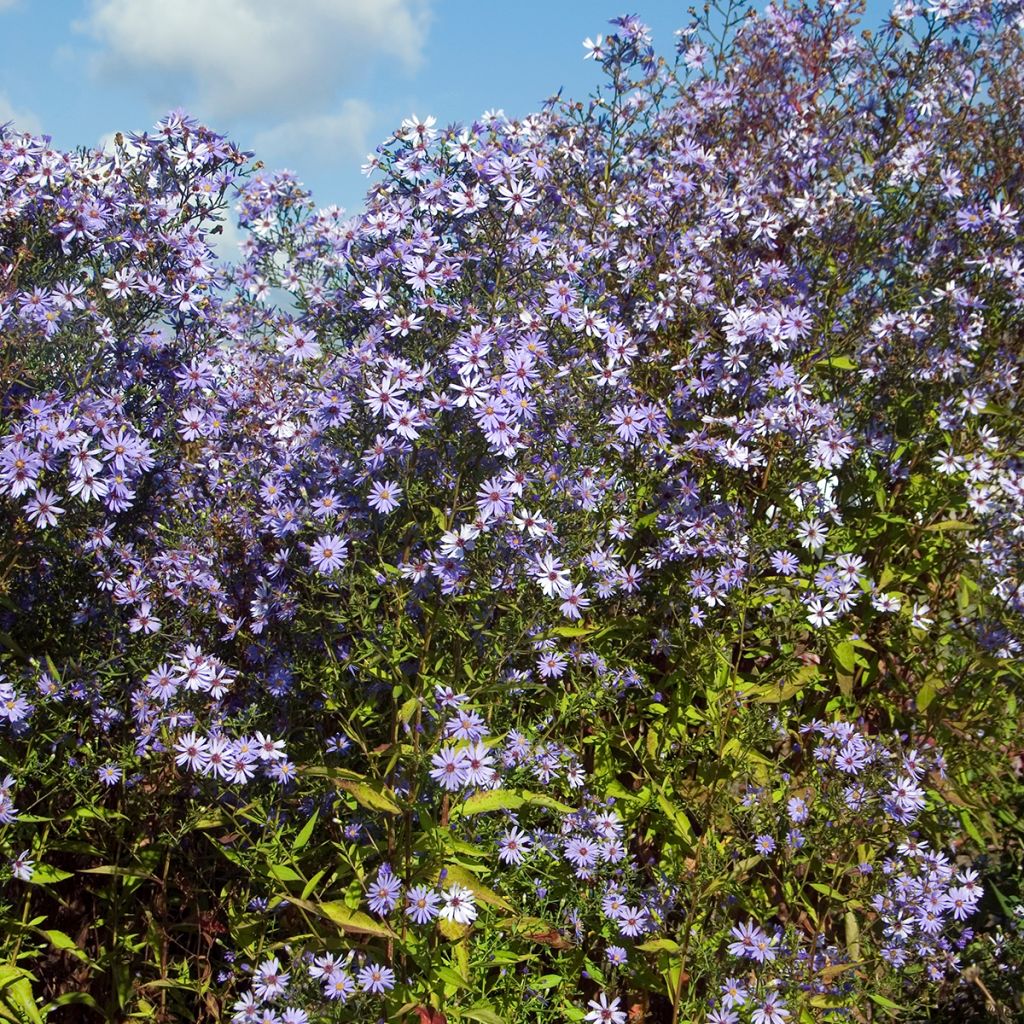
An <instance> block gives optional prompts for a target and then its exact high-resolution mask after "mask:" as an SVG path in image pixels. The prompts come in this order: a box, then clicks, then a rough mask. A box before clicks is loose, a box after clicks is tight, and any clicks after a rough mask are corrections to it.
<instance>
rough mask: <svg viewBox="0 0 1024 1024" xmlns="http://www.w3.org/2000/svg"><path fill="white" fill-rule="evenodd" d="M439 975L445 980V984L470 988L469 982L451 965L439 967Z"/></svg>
mask: <svg viewBox="0 0 1024 1024" xmlns="http://www.w3.org/2000/svg"><path fill="white" fill-rule="evenodd" d="M437 976H438V977H439V978H440V979H441V980H442V981H443V982H445V984H447V985H451V986H452V987H453V988H467V989H468V988H469V982H468V981H466V979H465V978H464V977H462V975H461V974H459V972H458V971H455V970H453V969H452V968H451V967H446V966H442V967H438V968H437Z"/></svg>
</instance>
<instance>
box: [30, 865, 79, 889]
mask: <svg viewBox="0 0 1024 1024" xmlns="http://www.w3.org/2000/svg"><path fill="white" fill-rule="evenodd" d="M72 877H74V872H71V871H61V869H60V868H55V867H53V866H52V865H50V864H36V865H35V866H34V867H33V868H32V877H31V878H30V879H29V881H30V882H31V883H32V884H33V885H52V884H53V883H54V882H63V881H64V879H66V878H72Z"/></svg>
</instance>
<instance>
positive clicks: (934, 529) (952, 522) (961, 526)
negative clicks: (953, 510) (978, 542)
mask: <svg viewBox="0 0 1024 1024" xmlns="http://www.w3.org/2000/svg"><path fill="white" fill-rule="evenodd" d="M974 529H977V527H976V525H975V524H974V523H964V522H961V521H960V520H959V519H943V520H942V522H941V523H932V524H931V525H930V526H926V527H925V528H924V532H925V533H946V532H948V531H949V530H974Z"/></svg>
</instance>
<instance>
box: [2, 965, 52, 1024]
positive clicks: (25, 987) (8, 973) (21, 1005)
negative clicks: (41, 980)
mask: <svg viewBox="0 0 1024 1024" xmlns="http://www.w3.org/2000/svg"><path fill="white" fill-rule="evenodd" d="M34 980H35V978H34V976H33V975H31V974H29V973H28V971H25V970H22V968H20V967H12V966H11V965H10V964H0V1005H2V1006H6V1007H8V1008H10V1009H11V1010H13V1011H15V1012H16V1013H18V1014H19V1016H20V1018H21V1019H22V1020H28V1021H29V1022H30V1024H43V1018H42V1017H41V1016H40V1014H39V1007H38V1006H36V1001H35V999H34V998H33V997H32V982H33V981H34Z"/></svg>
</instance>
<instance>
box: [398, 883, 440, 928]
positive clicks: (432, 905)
mask: <svg viewBox="0 0 1024 1024" xmlns="http://www.w3.org/2000/svg"><path fill="white" fill-rule="evenodd" d="M439 902H440V897H439V896H438V894H437V892H436V891H435V890H434V889H430V888H428V887H427V886H425V885H417V886H413V888H411V889H409V890H408V891H407V892H406V894H405V914H406V917H410V918H412V921H413V923H414V924H429V923H430V922H431V921H433V920H434V918H435V917H437V908H438V903H439Z"/></svg>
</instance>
